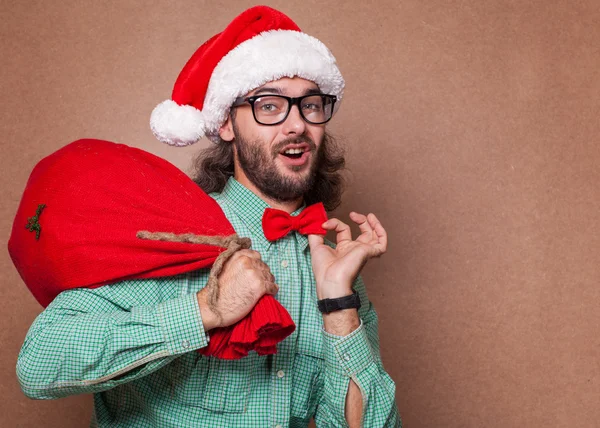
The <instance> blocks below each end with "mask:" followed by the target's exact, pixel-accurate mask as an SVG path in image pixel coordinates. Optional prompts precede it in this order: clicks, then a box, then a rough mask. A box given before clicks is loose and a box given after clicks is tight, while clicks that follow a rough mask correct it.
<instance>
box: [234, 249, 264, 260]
mask: <svg viewBox="0 0 600 428" xmlns="http://www.w3.org/2000/svg"><path fill="white" fill-rule="evenodd" d="M236 254H237V255H239V256H246V257H250V258H251V259H256V260H261V256H260V253H259V252H258V251H254V250H246V249H244V250H239V251H237V252H236Z"/></svg>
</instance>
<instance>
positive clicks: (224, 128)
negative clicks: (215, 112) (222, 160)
mask: <svg viewBox="0 0 600 428" xmlns="http://www.w3.org/2000/svg"><path fill="white" fill-rule="evenodd" d="M219 137H221V139H222V140H223V141H233V138H234V137H235V134H234V133H233V123H232V122H231V114H230V115H229V116H228V117H227V120H226V121H225V123H223V125H221V128H219Z"/></svg>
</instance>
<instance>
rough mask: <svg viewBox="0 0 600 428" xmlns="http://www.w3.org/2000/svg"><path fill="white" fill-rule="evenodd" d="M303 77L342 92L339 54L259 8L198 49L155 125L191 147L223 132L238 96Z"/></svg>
mask: <svg viewBox="0 0 600 428" xmlns="http://www.w3.org/2000/svg"><path fill="white" fill-rule="evenodd" d="M295 76H298V77H301V78H304V79H307V80H310V81H313V82H315V83H316V84H317V86H318V87H319V89H320V90H321V91H322V92H323V93H325V94H330V95H335V96H337V99H338V102H336V107H339V104H340V101H341V99H342V95H343V90H344V79H343V78H342V75H341V73H340V71H339V69H338V67H337V65H336V61H335V58H334V57H333V55H332V54H331V52H330V51H329V49H327V47H326V46H325V45H324V44H323V43H321V42H320V41H319V40H317V39H316V38H314V37H312V36H309V35H307V34H305V33H303V32H302V31H301V30H300V28H299V27H298V26H297V25H296V24H295V23H294V22H293V21H292V20H291V19H290V18H289V17H287V16H286V15H284V14H283V13H281V12H279V11H277V10H275V9H272V8H270V7H267V6H256V7H253V8H251V9H248V10H246V11H245V12H243V13H242V14H240V15H239V16H238V17H237V18H235V19H234V20H233V21H232V22H231V23H230V24H229V25H228V26H227V28H225V30H224V31H223V32H221V33H219V34H217V35H215V36H213V37H212V38H211V39H209V40H208V41H207V42H205V43H204V44H203V45H202V46H200V47H199V48H198V50H197V51H196V52H195V53H194V54H193V55H192V57H191V58H190V59H189V60H188V62H187V64H186V65H185V66H184V67H183V70H182V71H181V73H180V74H179V77H178V78H177V81H176V82H175V86H174V87H173V94H172V99H170V100H166V101H163V102H162V103H160V104H159V105H158V106H157V107H156V108H155V109H154V111H153V112H152V115H151V117H150V127H151V128H152V132H153V133H154V135H155V136H156V137H157V138H158V139H159V140H160V141H162V142H163V143H167V144H170V145H174V146H186V145H189V144H193V143H195V142H197V141H198V140H199V139H200V138H202V137H203V136H205V135H206V136H207V137H209V138H210V139H211V140H212V141H215V142H216V141H218V132H219V128H220V127H221V125H222V124H223V123H224V122H225V120H226V119H227V116H228V114H229V109H230V108H231V105H232V104H233V102H234V101H235V99H236V98H238V97H240V96H243V95H245V94H247V93H248V92H250V91H252V90H253V89H256V88H258V87H259V86H261V85H264V84H265V83H267V82H270V81H273V80H277V79H281V78H282V77H295Z"/></svg>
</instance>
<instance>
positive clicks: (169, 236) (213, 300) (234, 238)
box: [136, 230, 252, 317]
mask: <svg viewBox="0 0 600 428" xmlns="http://www.w3.org/2000/svg"><path fill="white" fill-rule="evenodd" d="M136 236H137V237H138V238H140V239H149V240H152V241H168V242H189V243H190V244H206V245H215V246H217V247H222V248H227V249H226V250H225V251H223V252H222V253H221V254H219V256H218V257H217V259H216V260H215V262H214V263H213V265H212V268H211V269H210V275H209V277H208V282H207V283H206V287H207V288H208V289H209V293H208V295H209V297H208V299H209V304H210V305H211V306H212V307H215V306H216V304H217V300H218V298H219V287H218V276H219V275H220V273H221V271H222V270H223V265H225V262H226V261H227V260H229V258H230V257H231V256H232V255H233V254H234V253H235V252H236V251H238V250H241V249H248V248H250V246H251V245H252V241H250V238H240V237H239V236H238V235H237V233H234V234H233V235H229V236H208V235H206V236H205V235H194V234H193V233H182V234H181V235H177V234H175V233H170V232H149V231H147V230H140V231H139V232H138V233H137V234H136ZM217 315H218V316H219V317H220V314H217Z"/></svg>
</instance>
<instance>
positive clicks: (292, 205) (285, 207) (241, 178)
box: [233, 172, 303, 214]
mask: <svg viewBox="0 0 600 428" xmlns="http://www.w3.org/2000/svg"><path fill="white" fill-rule="evenodd" d="M233 178H235V179H236V180H237V181H238V183H240V184H241V185H242V186H244V187H245V188H247V189H249V190H251V191H252V193H254V194H255V195H257V196H258V197H259V198H260V199H262V200H263V201H265V202H266V203H267V204H269V206H270V207H271V208H276V209H278V210H282V211H285V212H287V213H288V214H291V213H293V212H294V211H296V210H297V209H298V208H300V207H301V206H302V201H303V198H298V199H297V200H295V201H288V202H281V201H276V200H274V199H271V198H269V197H268V196H266V195H265V194H264V193H262V192H261V191H260V190H259V189H258V188H257V187H256V186H255V185H254V183H252V182H251V181H250V180H248V177H246V175H245V174H243V173H241V174H240V173H237V172H236V173H235V174H234V177H233Z"/></svg>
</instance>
